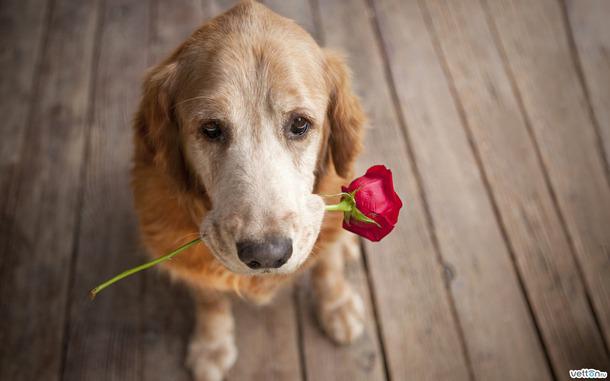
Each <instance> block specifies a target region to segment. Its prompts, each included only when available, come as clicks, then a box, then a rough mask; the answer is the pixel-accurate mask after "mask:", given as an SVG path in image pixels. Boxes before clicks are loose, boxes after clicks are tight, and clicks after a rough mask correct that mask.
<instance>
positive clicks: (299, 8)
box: [262, 0, 320, 42]
mask: <svg viewBox="0 0 610 381" xmlns="http://www.w3.org/2000/svg"><path fill="white" fill-rule="evenodd" d="M262 3H263V4H265V5H266V6H268V7H269V8H271V9H273V11H274V12H277V13H279V14H280V15H282V16H284V17H288V18H290V19H293V20H294V21H295V22H296V23H297V24H299V25H300V26H301V27H302V28H303V29H305V30H306V31H307V32H308V33H309V34H311V35H312V36H313V37H314V38H315V39H316V40H318V42H319V41H320V39H319V30H318V28H317V27H316V22H315V16H314V13H313V5H312V4H311V2H309V1H294V0H288V1H286V0H264V1H262Z"/></svg>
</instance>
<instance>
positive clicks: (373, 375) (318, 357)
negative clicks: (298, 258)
mask: <svg viewBox="0 0 610 381" xmlns="http://www.w3.org/2000/svg"><path fill="white" fill-rule="evenodd" d="M346 273H347V279H348V280H349V282H350V284H351V285H352V286H354V290H355V291H356V292H357V293H358V294H360V295H361V296H362V299H363V301H364V303H365V309H366V316H365V330H364V333H363V337H362V338H360V339H358V340H357V341H355V342H354V343H352V344H350V345H349V346H347V347H338V346H337V345H335V344H334V343H333V342H331V341H330V339H329V338H328V337H327V336H326V334H325V333H324V332H323V331H322V330H321V328H320V326H319V323H318V321H317V318H316V316H315V315H316V314H315V301H314V300H313V299H314V295H312V287H311V286H310V284H309V279H308V278H307V277H306V278H304V279H303V280H302V281H301V282H300V284H299V287H298V298H299V313H300V317H301V319H300V321H301V324H302V327H301V332H302V335H303V338H302V340H303V349H302V350H303V354H304V360H305V373H306V374H307V379H309V380H363V381H365V380H366V381H368V380H385V376H384V370H383V366H384V364H383V361H384V359H383V354H382V352H381V349H380V347H379V345H380V344H379V338H378V337H377V331H376V327H375V324H376V323H375V316H374V313H373V305H372V303H371V300H370V297H369V295H370V293H369V290H368V287H367V280H366V274H365V271H364V269H363V264H362V262H361V260H360V259H359V260H358V261H356V262H353V261H348V263H346Z"/></svg>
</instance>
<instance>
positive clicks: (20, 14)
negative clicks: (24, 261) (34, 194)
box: [0, 0, 50, 266]
mask: <svg viewBox="0 0 610 381" xmlns="http://www.w3.org/2000/svg"><path fill="white" fill-rule="evenodd" d="M49 14H50V6H49V2H48V1H37V0H28V1H22V0H13V1H8V0H7V1H4V2H2V4H0V46H2V53H1V54H0V72H2V73H3V75H2V78H1V79H0V99H1V100H2V101H1V102H0V115H3V118H2V123H0V136H1V137H2V140H1V141H0V245H4V244H5V243H6V242H7V238H6V236H8V235H9V230H10V228H11V227H12V226H13V224H14V221H12V220H13V218H14V217H13V216H14V213H15V205H16V204H15V201H9V200H10V199H11V196H12V198H14V197H16V195H15V194H14V191H11V186H12V182H13V177H14V176H15V175H16V171H17V168H18V167H19V164H20V159H21V153H22V146H23V142H24V139H25V134H26V130H27V126H28V125H29V121H30V117H29V115H30V112H31V111H32V108H33V107H34V105H35V103H36V98H35V97H34V96H33V95H34V94H36V88H37V84H38V81H37V80H36V79H37V69H38V66H39V61H40V57H41V55H42V50H43V47H44V45H45V41H46V37H45V36H46V34H47V33H48V30H47V28H48V21H47V20H48V19H49V17H48V15H49ZM0 247H1V248H2V249H4V247H2V246H0ZM1 265H2V261H1V259H0V266H1Z"/></svg>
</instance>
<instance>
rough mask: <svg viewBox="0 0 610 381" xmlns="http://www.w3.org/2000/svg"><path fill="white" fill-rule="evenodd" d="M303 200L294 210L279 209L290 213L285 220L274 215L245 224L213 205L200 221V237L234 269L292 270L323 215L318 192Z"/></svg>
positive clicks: (304, 253) (253, 271)
mask: <svg viewBox="0 0 610 381" xmlns="http://www.w3.org/2000/svg"><path fill="white" fill-rule="evenodd" d="M306 201H307V202H304V203H303V205H302V206H301V207H300V208H299V209H297V210H294V211H292V212H290V213H288V212H286V211H284V213H279V215H280V216H282V215H285V216H291V217H290V218H291V219H290V220H286V221H283V220H282V219H281V218H277V217H276V218H274V219H272V220H270V221H266V222H258V223H250V224H246V223H244V222H243V220H240V218H241V217H238V218H236V217H235V214H228V215H229V216H233V217H226V216H225V215H223V214H224V213H227V211H226V210H214V209H213V210H211V211H210V213H208V215H207V216H206V218H204V220H203V222H202V224H201V228H200V231H201V233H200V235H201V239H202V241H203V242H204V243H205V244H206V246H207V247H208V248H209V249H210V251H211V252H212V254H213V256H214V257H215V258H216V260H218V261H219V262H220V263H221V264H222V265H223V266H224V267H225V268H226V269H227V270H229V271H231V272H233V273H237V274H244V275H273V274H290V273H294V272H295V271H296V270H297V269H298V268H300V267H301V265H302V264H303V263H304V262H305V261H306V260H307V258H308V257H309V255H310V253H311V252H312V250H313V249H314V245H315V242H316V241H317V239H318V235H319V233H320V229H321V227H322V219H323V216H324V202H323V201H322V199H321V198H320V197H319V196H317V195H313V194H312V195H311V196H310V197H307V199H306ZM246 215H247V213H246ZM276 216H277V215H276ZM296 216H299V217H296ZM235 221H238V222H235ZM261 221H262V220H261ZM223 222H224V224H223ZM282 222H283V223H282Z"/></svg>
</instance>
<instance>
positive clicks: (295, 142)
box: [143, 3, 362, 274]
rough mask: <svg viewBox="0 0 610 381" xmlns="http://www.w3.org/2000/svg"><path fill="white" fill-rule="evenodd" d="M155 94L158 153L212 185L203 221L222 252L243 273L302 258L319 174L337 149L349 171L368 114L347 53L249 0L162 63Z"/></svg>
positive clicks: (313, 221) (181, 176) (320, 208)
mask: <svg viewBox="0 0 610 381" xmlns="http://www.w3.org/2000/svg"><path fill="white" fill-rule="evenodd" d="M147 95H150V96H151V97H153V98H155V97H156V99H153V100H152V101H151V103H152V107H157V108H161V111H160V112H159V111H158V110H157V111H155V110H152V111H151V113H150V114H149V118H148V119H149V120H148V124H149V125H148V126H147V127H148V129H149V130H148V131H146V133H147V135H148V136H147V138H148V139H149V140H151V143H150V145H152V146H154V145H155V144H156V145H157V147H155V148H156V151H157V152H156V154H157V155H156V156H157V157H156V158H155V159H156V160H157V161H161V162H163V163H164V164H165V167H166V168H167V169H168V170H169V171H170V172H173V174H174V175H175V176H174V177H175V178H176V175H178V176H177V181H181V182H189V183H196V184H198V187H199V188H200V190H201V191H202V192H204V193H205V195H206V197H207V199H208V204H209V206H210V210H208V211H207V213H206V214H205V217H204V218H203V220H202V221H201V222H200V231H201V234H202V237H203V240H204V241H205V242H206V244H207V245H208V246H209V247H210V249H211V250H212V252H213V253H214V255H215V256H216V258H217V259H218V260H219V261H220V262H222V263H223V264H224V265H225V266H226V267H227V268H228V269H229V270H231V271H233V272H238V273H248V274H257V273H287V272H292V271H294V270H295V269H297V268H298V267H299V265H300V264H302V263H303V262H304V261H305V260H306V259H307V257H308V255H309V253H310V252H311V250H312V248H313V246H314V243H315V242H316V239H317V237H318V233H319V231H320V226H321V223H322V218H323V214H324V202H323V201H322V199H321V198H320V197H319V196H317V195H315V194H313V191H314V185H315V182H316V178H317V176H319V175H320V173H321V172H323V171H324V170H327V169H328V168H327V167H328V166H329V165H331V164H329V163H330V162H331V159H330V157H331V156H332V161H334V162H335V165H334V167H336V168H337V172H340V173H341V172H346V171H347V170H348V169H349V166H350V165H349V164H350V163H351V161H352V159H353V156H354V155H355V153H356V151H357V150H358V143H359V141H358V139H357V136H358V133H359V130H360V125H361V123H362V114H361V111H360V108H359V105H358V102H357V100H356V99H355V98H354V97H353V96H352V95H351V92H350V90H349V87H347V77H346V73H345V69H344V67H343V64H342V63H341V62H340V60H338V59H337V58H336V57H334V56H329V54H328V53H326V52H324V51H323V50H322V49H320V48H319V47H318V45H317V44H316V43H315V42H314V41H313V39H312V38H311V37H310V36H309V35H308V34H307V33H306V32H305V31H303V30H302V29H300V28H299V27H297V26H296V25H295V24H293V23H292V22H290V21H288V20H286V19H283V18H281V17H279V16H277V15H275V14H273V13H272V12H270V11H269V10H267V9H266V8H264V7H262V6H260V5H258V4H252V3H247V4H244V5H242V6H240V7H239V6H238V7H237V8H234V9H233V10H232V11H230V12H229V13H227V14H224V15H222V16H220V17H219V18H217V19H215V20H213V21H212V22H211V23H209V24H207V25H205V26H204V27H203V28H202V29H200V30H199V31H198V32H196V33H195V34H194V35H193V37H192V38H191V39H189V40H188V41H187V42H186V43H185V44H183V46H181V47H180V48H179V49H178V51H177V52H176V53H175V54H174V55H173V56H172V57H171V58H170V59H169V60H168V62H166V63H164V64H163V65H161V66H160V67H158V68H157V69H155V70H154V71H153V72H152V74H151V76H150V78H149V79H148V82H147V85H146V86H145V98H146V96H147ZM143 106H144V107H146V99H145V100H144V102H143ZM346 113H352V114H353V115H351V116H350V115H346ZM153 123H155V124H162V126H159V127H158V128H157V129H152V128H151V126H150V125H151V124H153ZM161 129H164V130H161ZM155 132H157V133H158V134H159V136H155V135H154V133H155ZM335 135H336V136H335ZM339 143H340V144H343V145H344V146H343V147H338V146H337V144H339ZM155 148H154V149H155ZM331 151H332V152H331ZM350 151H351V152H350ZM171 161H174V162H175V163H173V164H172V163H171ZM338 161H339V163H337V162H338ZM168 162H170V163H168ZM177 172H178V173H177ZM185 177H195V179H191V180H188V179H187V178H185Z"/></svg>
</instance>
